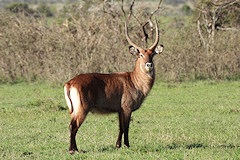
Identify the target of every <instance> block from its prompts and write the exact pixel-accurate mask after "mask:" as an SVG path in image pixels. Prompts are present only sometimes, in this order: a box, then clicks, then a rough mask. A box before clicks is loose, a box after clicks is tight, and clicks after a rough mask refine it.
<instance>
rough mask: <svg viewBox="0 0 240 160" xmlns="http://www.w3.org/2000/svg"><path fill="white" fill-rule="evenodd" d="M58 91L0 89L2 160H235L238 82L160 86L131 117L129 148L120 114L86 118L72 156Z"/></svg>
mask: <svg viewBox="0 0 240 160" xmlns="http://www.w3.org/2000/svg"><path fill="white" fill-rule="evenodd" d="M69 122H70V117H69V114H68V110H67V106H66V104H65V100H64V95H63V88H62V87H58V86H55V85H51V84H47V83H37V84H26V83H18V84H14V85H8V84H1V85H0V159H86V158H88V159H240V82H215V81H213V82H212V81H205V82H195V83H190V82H188V83H182V84H177V83H170V84H168V83H160V82H157V83H156V84H155V86H154V87H153V90H152V91H151V93H150V95H149V96H148V97H147V99H146V100H145V102H144V103H143V105H142V107H141V108H140V109H139V110H138V111H136V112H134V113H133V116H132V121H131V124H130V133H129V136H130V137H129V138H130V146H131V147H130V148H129V149H127V148H124V147H123V148H121V149H116V148H115V147H114V146H115V142H116V140H117V135H118V120H117V115H115V114H111V115H103V116H102V115H94V114H91V113H90V114H89V115H88V117H87V119H86V121H85V122H84V124H83V125H82V126H81V128H80V130H79V132H78V134H77V145H78V148H79V150H80V151H81V152H80V153H79V154H75V155H69V154H68V147H69V130H68V125H69Z"/></svg>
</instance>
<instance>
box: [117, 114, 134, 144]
mask: <svg viewBox="0 0 240 160" xmlns="http://www.w3.org/2000/svg"><path fill="white" fill-rule="evenodd" d="M118 115H119V135H118V140H117V143H116V147H117V148H120V147H121V142H122V134H123V133H124V145H125V146H126V147H129V139H128V130H129V123H130V117H131V113H128V112H123V111H122V112H120V113H119V114H118Z"/></svg>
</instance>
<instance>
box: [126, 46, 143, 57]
mask: <svg viewBox="0 0 240 160" xmlns="http://www.w3.org/2000/svg"><path fill="white" fill-rule="evenodd" d="M129 52H130V53H131V54H132V55H134V56H138V55H139V53H140V52H139V50H138V49H137V48H135V47H133V46H130V47H129Z"/></svg>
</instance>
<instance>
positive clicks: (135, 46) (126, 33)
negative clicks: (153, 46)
mask: <svg viewBox="0 0 240 160" xmlns="http://www.w3.org/2000/svg"><path fill="white" fill-rule="evenodd" d="M125 36H126V38H127V41H128V43H129V44H130V45H132V46H133V47H134V48H136V49H138V50H139V52H141V50H143V49H142V48H141V47H138V46H137V45H136V44H134V43H133V42H132V41H131V40H130V38H129V36H128V29H127V21H126V22H125Z"/></svg>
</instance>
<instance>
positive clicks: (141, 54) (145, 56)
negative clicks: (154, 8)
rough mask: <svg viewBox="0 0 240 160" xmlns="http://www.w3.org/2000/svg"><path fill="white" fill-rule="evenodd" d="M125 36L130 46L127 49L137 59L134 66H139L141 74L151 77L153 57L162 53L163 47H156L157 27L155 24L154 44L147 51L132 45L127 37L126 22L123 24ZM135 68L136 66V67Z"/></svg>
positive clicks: (157, 39) (157, 40)
mask: <svg viewBox="0 0 240 160" xmlns="http://www.w3.org/2000/svg"><path fill="white" fill-rule="evenodd" d="M125 36H126V39H127V41H128V43H129V44H130V45H131V46H130V47H129V51H130V53H131V54H132V55H136V56H137V57H138V59H137V62H139V63H136V65H138V64H139V65H140V66H139V67H140V69H141V71H142V72H144V73H146V74H149V75H152V73H153V70H154V64H153V61H152V60H153V57H154V56H155V55H156V54H160V53H162V51H163V45H159V46H157V45H158V42H159V30H158V25H157V22H156V37H155V42H154V44H153V45H152V46H151V47H150V48H149V49H143V48H141V47H139V46H137V45H136V44H134V43H133V42H132V41H131V39H130V38H129V35H128V29H127V22H126V23H125ZM136 67H137V66H136Z"/></svg>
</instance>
